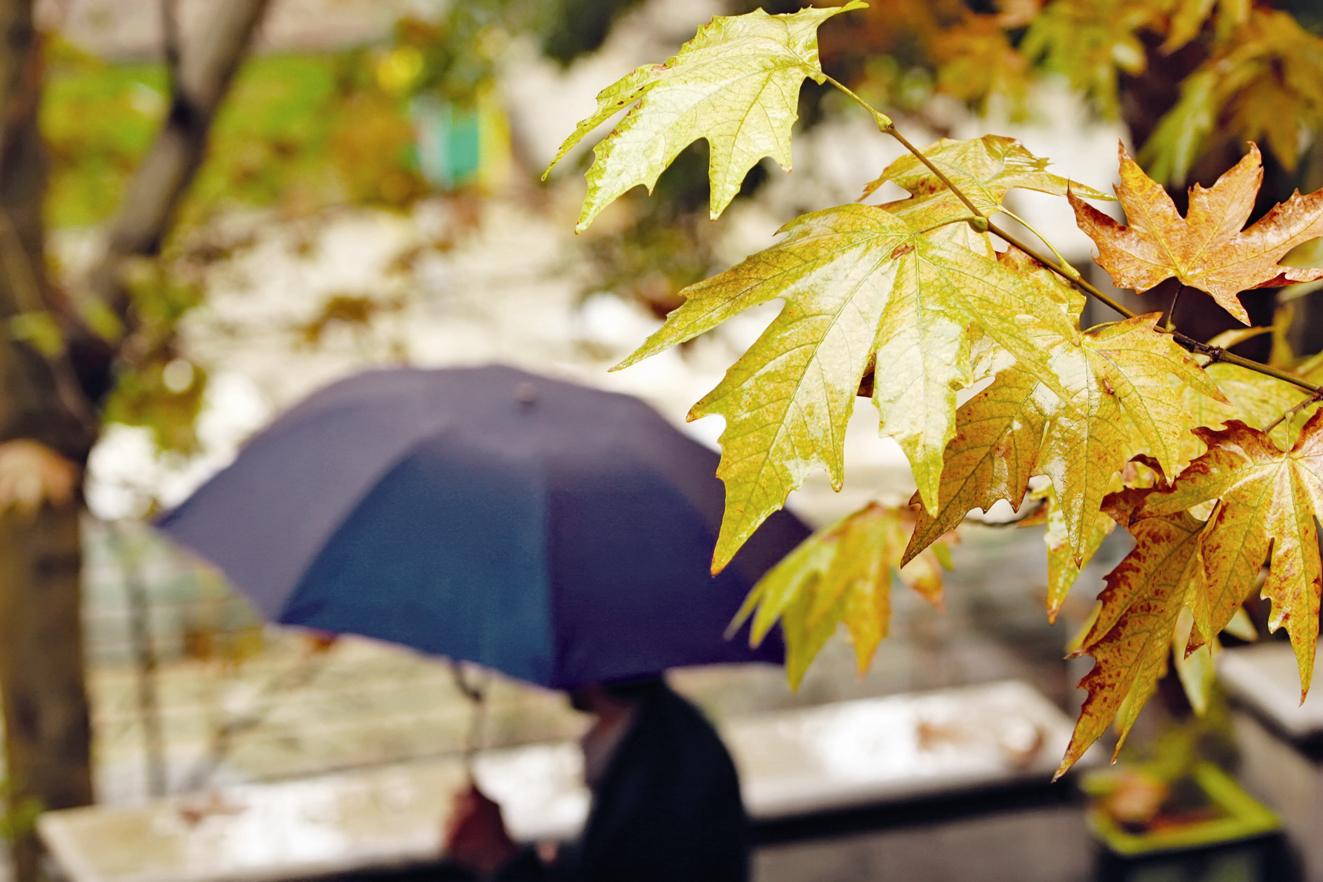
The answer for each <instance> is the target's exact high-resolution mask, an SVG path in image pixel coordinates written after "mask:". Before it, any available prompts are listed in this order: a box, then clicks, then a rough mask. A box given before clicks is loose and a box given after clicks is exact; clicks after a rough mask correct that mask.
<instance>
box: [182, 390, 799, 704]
mask: <svg viewBox="0 0 1323 882" xmlns="http://www.w3.org/2000/svg"><path fill="white" fill-rule="evenodd" d="M716 464H717V455H716V454H715V453H714V452H713V451H711V450H709V449H708V448H706V447H704V446H703V445H701V444H699V443H698V442H696V441H694V440H692V439H690V438H689V437H687V436H686V435H684V434H682V433H681V432H680V431H678V430H677V429H676V428H674V427H673V426H671V425H670V424H669V423H667V422H666V420H664V419H663V418H662V417H661V416H660V415H659V414H658V413H657V412H656V411H654V410H652V409H651V408H650V407H648V406H647V405H645V404H643V403H642V402H641V401H639V400H637V399H635V398H631V397H628V396H624V395H617V394H613V393H609V392H604V391H601V390H598V389H591V388H587V387H584V386H579V385H575V384H572V383H566V382H560V381H556V380H551V379H547V378H545V377H541V376H536V375H533V374H529V373H525V372H523V371H520V370H516V369H513V368H509V367H501V366H490V367H478V368H465V369H449V370H415V369H397V370H379V371H370V372H367V373H364V374H360V375H357V376H355V377H352V378H350V379H348V380H345V381H342V382H339V383H336V384H334V385H332V386H329V387H327V388H326V389H323V390H322V391H321V392H318V393H316V394H314V395H313V396H312V397H310V398H309V399H307V400H306V401H304V402H303V403H302V404H300V405H299V406H297V407H295V408H294V409H293V410H291V411H289V412H288V413H286V414H285V415H284V416H282V417H281V418H279V419H278V420H276V422H275V423H273V424H272V425H271V426H270V427H269V428H267V429H266V430H265V431H263V432H261V433H260V434H258V435H257V436H255V437H254V438H253V439H252V440H251V441H250V442H249V443H248V444H247V446H246V447H245V448H244V449H243V451H242V452H241V453H240V454H239V456H238V458H237V459H236V461H235V462H234V463H233V464H232V465H231V466H229V467H228V468H227V469H225V470H224V471H222V472H220V473H219V474H217V475H216V476H215V477H214V478H212V479H211V480H210V481H209V482H208V483H207V484H205V485H204V486H202V487H201V488H200V489H199V490H198V491H197V492H196V493H195V494H194V495H193V496H192V497H191V498H189V499H188V500H187V501H186V502H184V503H183V504H182V505H180V506H179V507H178V508H176V509H174V510H173V511H171V512H169V513H168V514H166V515H165V516H164V517H163V518H162V519H161V520H160V521H159V523H158V526H160V527H161V529H163V530H164V531H165V532H166V533H167V534H169V535H170V536H172V537H173V538H174V539H175V540H177V541H178V542H180V543H182V544H183V545H185V546H187V547H189V548H191V549H193V550H194V551H195V552H197V553H198V554H199V555H201V556H202V557H203V558H205V559H207V560H209V561H211V562H212V563H214V564H215V565H216V566H218V567H219V568H220V569H221V570H222V571H223V572H224V573H225V574H226V575H227V576H228V577H229V578H230V580H231V581H232V582H233V583H234V584H235V585H236V586H238V587H239V588H240V589H241V590H243V591H244V592H245V593H246V594H247V595H248V596H249V597H250V598H251V599H252V600H253V601H254V603H255V604H256V605H257V606H258V608H259V609H260V610H261V611H262V612H263V613H264V614H265V615H266V616H267V617H268V618H270V619H272V620H274V621H278V622H281V623H285V624H291V625H302V626H306V627H309V628H315V629H319V630H324V631H329V632H333V633H355V634H362V635H365V636H369V637H375V638H379V639H384V640H389V641H393V642H396V643H402V644H405V645H408V646H411V647H414V648H416V649H420V650H423V651H425V652H431V653H436V654H439V655H445V656H448V657H450V658H454V659H463V660H467V661H473V662H478V663H480V664H483V665H486V666H488V667H491V668H495V669H497V670H500V671H502V672H504V673H506V674H509V675H511V676H514V677H517V678H520V679H522V680H526V681H529V682H532V683H536V684H540V685H543V686H549V687H553V688H572V687H574V686H578V685H582V684H586V683H592V682H601V681H607V680H616V679H622V678H629V677H637V676H643V675H647V674H652V673H656V672H659V671H661V670H664V669H666V668H670V667H678V666H683V665H694V664H707V663H724V662H743V661H756V660H761V661H773V662H780V661H781V660H782V658H783V652H784V650H783V646H782V645H781V643H780V638H779V635H776V634H774V635H771V636H770V637H769V639H768V640H767V641H765V642H764V644H763V646H762V647H760V648H759V649H756V650H754V649H751V648H750V647H749V646H748V645H747V643H748V641H747V639H743V635H742V636H740V637H736V638H734V639H732V640H725V639H723V632H724V630H725V628H726V626H727V625H728V623H729V622H730V620H731V618H732V617H733V615H734V613H735V611H736V609H737V608H738V607H739V604H740V603H741V601H742V600H743V598H744V595H745V593H746V592H747V591H748V590H749V588H750V587H752V585H753V584H754V583H755V582H756V581H757V579H758V577H759V576H761V575H762V573H763V572H764V571H765V570H767V569H768V568H769V567H771V566H772V565H773V564H774V563H775V562H776V561H777V560H779V559H780V558H781V557H782V556H783V555H784V554H785V553H786V552H788V551H789V550H790V549H791V548H793V547H794V546H795V545H796V544H798V543H799V542H800V541H801V540H802V539H803V538H804V537H805V536H806V535H807V534H808V530H807V528H806V527H804V525H803V524H802V523H800V522H799V520H797V519H796V518H795V517H794V516H792V515H790V514H787V513H784V512H783V513H779V514H777V515H775V516H773V517H772V518H771V519H769V521H768V522H767V523H766V524H765V525H764V526H763V527H762V529H760V530H759V531H758V533H757V535H755V536H754V537H753V539H752V540H750V542H749V543H748V544H747V545H746V546H745V548H744V549H743V550H742V551H741V552H740V554H739V555H738V556H737V557H736V558H735V560H734V562H732V563H731V564H730V566H728V567H727V568H726V569H725V570H724V571H723V572H722V573H721V574H720V575H718V576H716V577H715V578H713V577H711V576H710V575H709V572H708V567H709V561H710V558H711V553H712V547H713V544H714V542H715V540H716V534H717V529H718V526H719V525H720V522H721V513H722V507H723V490H722V485H721V483H720V481H719V480H718V479H717V478H716V477H715V475H714V472H715V469H716Z"/></svg>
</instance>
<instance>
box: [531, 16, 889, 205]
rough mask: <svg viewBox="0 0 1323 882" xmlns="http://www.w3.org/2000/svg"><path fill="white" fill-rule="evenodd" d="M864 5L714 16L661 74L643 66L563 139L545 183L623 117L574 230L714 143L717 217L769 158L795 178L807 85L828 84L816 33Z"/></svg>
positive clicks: (603, 149) (596, 166)
mask: <svg viewBox="0 0 1323 882" xmlns="http://www.w3.org/2000/svg"><path fill="white" fill-rule="evenodd" d="M867 5H868V4H866V3H863V2H860V0H850V2H848V3H846V4H845V5H843V6H834V7H829V8H824V9H814V8H811V7H810V8H805V9H801V10H799V11H798V12H795V13H792V14H787V15H769V14H767V13H766V12H764V11H763V10H761V9H759V10H757V11H755V12H751V13H748V14H746V15H735V16H717V17H715V18H713V19H712V21H710V22H709V23H708V24H706V25H704V26H703V27H702V28H700V29H699V30H698V33H697V34H695V35H694V37H693V39H691V40H690V41H689V42H687V43H685V44H684V45H683V46H682V47H680V51H679V52H677V53H676V54H675V55H674V56H672V57H671V58H670V59H668V60H667V61H666V63H665V64H651V65H644V66H643V67H640V68H637V69H636V70H633V71H631V72H630V73H628V74H626V75H625V76H623V77H621V78H620V79H619V80H617V81H616V82H615V83H613V84H611V85H610V86H608V87H606V88H605V89H603V90H602V91H601V92H600V93H599V94H598V96H597V110H596V111H595V112H594V113H593V114H592V115H591V116H589V117H587V118H586V119H584V120H583V121H582V122H580V123H579V125H578V126H577V127H576V128H575V130H574V131H573V132H572V133H571V134H570V136H569V137H568V138H566V139H565V143H564V144H562V145H561V148H560V150H558V151H557V152H556V156H555V158H553V159H552V160H551V164H550V165H549V166H548V167H547V171H546V172H544V173H543V178H544V179H545V178H546V176H547V174H549V173H550V172H551V170H552V169H553V168H555V167H556V165H557V164H558V163H559V162H560V161H561V159H563V158H564V157H565V155H566V154H567V153H569V151H570V150H571V148H573V147H574V146H575V145H576V144H578V143H579V142H580V141H582V140H583V139H584V137H585V136H587V135H588V133H589V132H591V131H592V130H593V129H595V128H597V127H598V126H599V125H600V124H602V123H603V122H605V121H606V120H608V119H610V118H611V117H612V116H615V115H616V114H617V113H619V112H620V111H622V110H624V109H625V108H626V107H628V108H629V112H628V113H626V114H625V116H624V118H623V119H621V121H620V123H619V124H618V125H616V127H615V129H613V130H612V131H611V133H610V134H609V135H607V136H606V137H605V138H603V139H602V140H601V141H599V142H598V143H597V146H596V147H594V148H593V155H594V160H593V164H592V167H591V168H589V169H588V175H587V182H588V192H587V194H586V195H585V197H584V202H583V211H582V213H581V214H580V216H579V223H578V227H577V229H578V230H580V231H583V230H585V229H587V228H588V225H589V224H591V223H592V222H593V219H594V218H595V217H597V215H598V214H599V213H600V212H601V211H602V209H603V208H605V207H606V206H607V205H609V204H611V203H612V202H613V201H615V200H616V199H617V198H618V197H619V196H620V195H621V194H623V193H625V192H627V191H628V190H632V189H633V188H634V187H636V186H640V185H642V186H645V187H647V188H648V191H649V192H651V191H652V187H653V185H654V184H656V183H657V178H658V177H660V176H661V173H662V172H663V171H665V169H666V167H667V166H669V165H670V164H671V162H673V161H674V160H675V157H676V156H678V155H679V154H680V151H681V150H683V149H684V148H685V147H687V146H689V145H690V144H692V143H693V142H694V141H697V140H699V139H706V140H707V143H708V151H709V153H708V163H709V172H708V177H709V180H710V182H711V187H712V191H711V201H710V210H711V215H712V217H713V218H716V217H718V216H719V215H720V214H721V212H722V211H724V210H725V208H726V206H727V205H729V204H730V201H731V200H732V199H734V198H735V196H736V194H738V193H739V190H740V185H741V184H742V183H743V181H744V176H745V175H746V174H747V173H748V171H749V169H751V168H753V166H754V165H755V164H757V162H758V161H759V160H761V159H762V158H763V157H765V156H770V157H772V158H773V159H774V160H776V162H777V163H778V164H780V166H781V167H782V168H783V169H785V170H786V171H789V170H790V130H791V128H792V126H793V125H794V123H795V119H796V118H797V116H798V114H799V108H798V103H799V89H800V86H801V85H802V84H803V82H804V80H805V79H811V80H813V81H814V82H816V83H822V82H823V81H824V79H825V77H824V74H823V72H822V67H821V65H820V63H819V61H818V27H819V26H820V25H821V24H822V23H823V22H825V21H827V20H828V19H830V18H832V17H833V16H836V15H839V14H840V13H842V12H849V11H851V10H854V9H862V8H864V7H865V6H867Z"/></svg>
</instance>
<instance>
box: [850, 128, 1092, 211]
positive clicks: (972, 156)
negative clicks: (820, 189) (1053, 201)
mask: <svg viewBox="0 0 1323 882" xmlns="http://www.w3.org/2000/svg"><path fill="white" fill-rule="evenodd" d="M923 154H924V156H926V157H927V158H928V160H929V161H930V162H932V163H933V165H935V166H937V167H938V168H939V169H941V171H942V174H944V175H946V177H947V179H948V180H950V181H951V183H953V184H955V185H956V187H957V188H959V190H960V191H961V192H962V193H964V194H965V195H966V196H968V197H969V199H970V201H971V202H973V203H974V205H975V206H977V207H978V209H979V211H981V212H982V213H983V214H985V215H992V214H996V213H997V212H998V211H1001V207H1002V203H1003V202H1004V201H1005V199H1006V194H1007V193H1009V192H1010V191H1011V190H1035V191H1037V192H1039V193H1048V194H1051V195H1054V196H1064V195H1066V193H1067V191H1070V192H1074V193H1076V194H1079V195H1081V196H1083V197H1084V198H1086V199H1111V197H1110V196H1108V195H1107V194H1106V193H1102V192H1100V191H1098V190H1095V189H1093V188H1092V187H1089V186H1086V185H1084V184H1081V183H1079V182H1077V181H1072V180H1070V179H1069V178H1065V177H1062V176H1061V175H1058V174H1054V173H1052V172H1049V171H1048V170H1047V166H1048V160H1046V159H1044V158H1042V157H1039V156H1035V155H1034V154H1032V153H1030V152H1029V151H1028V150H1027V149H1026V148H1025V146H1024V145H1023V144H1021V143H1020V142H1019V141H1017V140H1015V139H1014V138H1008V137H1006V136H1004V135H984V136H982V137H981V138H970V139H968V140H964V141H953V140H951V139H949V138H943V139H942V140H940V141H938V142H937V143H935V144H933V145H932V146H930V147H928V148H926V149H925V150H924V151H923ZM887 183H893V184H896V185H897V186H898V187H900V188H901V189H903V190H905V191H906V192H908V193H909V194H910V196H909V198H907V199H903V200H899V201H897V202H891V203H888V204H887V208H889V209H891V210H892V211H894V212H895V213H897V214H914V215H920V216H921V217H922V221H918V223H921V224H923V225H932V224H936V223H941V222H942V221H944V220H949V219H951V218H956V217H964V216H966V215H968V214H969V208H968V206H966V205H965V204H964V203H963V202H961V201H960V199H959V198H958V197H957V196H956V195H955V193H954V192H952V191H951V190H950V189H949V188H948V187H947V186H946V185H945V184H944V183H942V181H941V180H940V179H939V178H938V177H937V176H936V175H934V174H933V173H932V171H931V170H929V168H928V167H927V166H926V165H924V164H923V163H922V162H920V161H919V159H918V157H916V156H913V155H912V154H908V153H907V154H905V155H904V156H901V157H900V158H899V159H897V160H896V161H895V162H893V163H891V164H890V165H889V166H887V167H886V168H885V169H883V171H882V174H881V175H879V176H878V177H877V178H876V179H874V180H873V181H871V182H870V183H869V184H868V185H867V186H866V187H864V192H863V194H862V195H861V196H860V197H859V198H860V199H861V200H862V199H867V198H868V197H869V196H871V195H872V194H873V193H874V192H876V191H877V189H878V188H879V187H881V186H882V185H883V184H887Z"/></svg>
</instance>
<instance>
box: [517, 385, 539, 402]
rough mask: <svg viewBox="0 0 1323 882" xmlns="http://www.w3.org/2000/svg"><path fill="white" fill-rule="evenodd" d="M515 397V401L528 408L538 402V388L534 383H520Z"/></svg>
mask: <svg viewBox="0 0 1323 882" xmlns="http://www.w3.org/2000/svg"><path fill="white" fill-rule="evenodd" d="M514 397H515V401H518V402H519V403H520V404H522V405H524V406H525V407H528V406H530V405H532V404H534V403H535V402H536V401H537V387H536V386H534V385H533V384H532V383H520V384H519V385H518V386H515V390H514Z"/></svg>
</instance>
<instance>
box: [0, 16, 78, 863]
mask: <svg viewBox="0 0 1323 882" xmlns="http://www.w3.org/2000/svg"><path fill="white" fill-rule="evenodd" d="M0 35H2V37H3V40H4V43H3V46H0V112H3V116H2V117H0V121H2V122H0V125H3V131H2V133H0V258H3V260H2V261H0V266H2V267H3V272H0V323H3V324H0V329H3V330H4V331H6V333H2V334H0V446H3V445H5V444H6V443H8V442H13V441H15V440H17V439H28V440H31V441H36V442H39V443H41V444H43V445H45V446H46V447H47V448H49V449H50V450H52V451H54V452H56V453H59V454H61V455H63V456H64V457H65V458H67V459H69V460H70V461H71V462H73V463H74V464H76V465H77V466H78V468H79V470H80V472H81V464H82V462H83V461H84V460H85V458H86V454H87V451H88V449H89V447H90V443H91V440H92V439H91V434H90V428H89V426H88V425H87V423H86V421H84V420H81V419H79V418H78V417H77V416H76V411H77V409H78V408H77V406H76V405H75V404H73V399H71V397H70V395H71V393H74V392H75V390H73V389H71V388H70V386H69V385H68V383H67V382H65V381H66V379H67V378H66V377H64V376H62V375H61V374H60V373H59V366H58V364H57V363H54V362H52V361H50V360H48V359H46V358H44V357H43V356H41V354H39V353H38V352H36V351H35V350H33V349H31V348H29V347H28V346H26V345H24V344H22V343H18V342H15V341H14V340H13V339H12V337H11V335H10V334H9V333H7V331H8V322H9V320H10V319H12V318H13V317H14V316H15V315H17V314H19V313H24V312H41V311H45V310H47V309H48V308H49V304H50V297H49V293H50V292H49V288H48V285H47V279H46V269H45V268H46V263H45V251H44V232H45V231H44V229H43V225H42V219H41V212H42V197H43V194H44V192H45V159H44V155H43V150H42V142H41V137H40V133H39V131H38V128H37V109H38V105H39V99H40V95H41V56H40V44H39V40H38V38H37V35H36V33H35V31H34V30H33V23H32V0H0ZM3 502H4V501H3V500H0V503H3ZM0 508H4V506H3V505H0ZM80 554H81V549H80V543H79V507H78V505H77V503H76V502H67V503H65V504H63V505H44V506H42V507H41V508H39V510H37V511H36V512H35V513H29V514H20V513H15V512H13V511H6V510H0V691H2V693H3V705H4V722H5V736H6V737H5V748H6V750H5V753H6V764H7V769H8V783H9V787H10V791H11V794H12V795H11V801H12V802H11V804H13V805H20V804H23V803H26V802H35V803H36V804H38V805H40V806H41V807H43V808H61V807H66V806H75V805H83V804H86V803H88V802H90V801H91V799H92V776H91V763H90V755H91V750H90V747H91V728H90V724H89V715H88V703H87V693H86V689H85V687H84V678H83V636H82V623H81V618H80V616H79V591H80V585H79V574H80V569H81V558H80ZM37 855H38V850H37V845H36V839H35V834H34V833H33V831H25V832H24V833H23V834H22V835H20V836H19V838H18V840H17V841H16V842H15V843H14V863H15V870H16V878H17V879H18V880H21V882H26V880H30V879H35V878H36V861H37Z"/></svg>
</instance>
